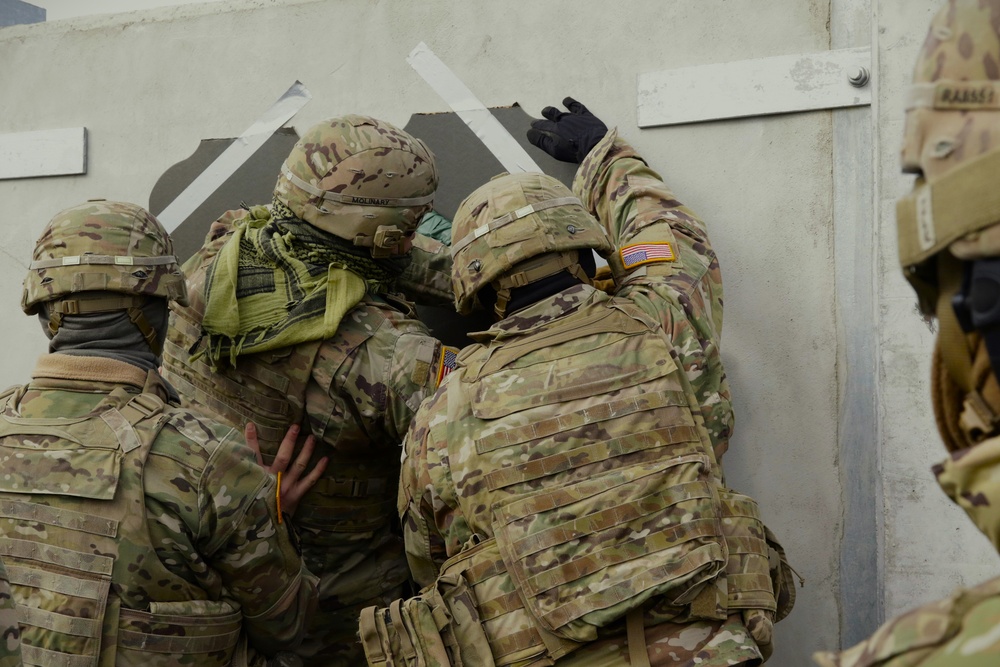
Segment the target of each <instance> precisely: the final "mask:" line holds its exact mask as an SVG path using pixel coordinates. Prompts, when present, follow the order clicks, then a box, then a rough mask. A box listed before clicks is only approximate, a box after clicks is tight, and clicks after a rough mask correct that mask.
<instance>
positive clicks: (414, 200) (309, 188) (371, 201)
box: [281, 164, 434, 208]
mask: <svg viewBox="0 0 1000 667" xmlns="http://www.w3.org/2000/svg"><path fill="white" fill-rule="evenodd" d="M281 173H282V174H284V176H285V178H287V179H288V180H289V181H291V182H292V185H294V186H295V187H297V188H299V189H300V190H303V191H305V192H308V193H309V194H311V195H312V196H313V197H320V198H321V199H323V200H325V201H332V202H337V203H338V204H354V205H356V206H383V207H389V208H410V207H411V206H426V205H427V204H430V203H433V201H434V193H433V192H432V193H431V194H429V195H424V196H422V197H358V196H355V195H342V194H339V193H337V192H327V191H326V190H321V189H319V188H317V187H316V186H314V185H312V184H311V183H307V182H306V181H304V180H302V179H301V178H299V177H298V176H296V175H295V174H293V173H292V170H291V169H289V168H288V165H287V164H282V165H281Z"/></svg>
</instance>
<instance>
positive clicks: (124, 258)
mask: <svg viewBox="0 0 1000 667" xmlns="http://www.w3.org/2000/svg"><path fill="white" fill-rule="evenodd" d="M176 263H177V258H176V257H174V256H173V255H160V256H158V257H129V256H128V255H72V256H69V257H57V258H55V259H39V260H36V261H34V262H32V263H31V264H30V265H29V266H28V268H29V269H51V268H52V267H54V266H79V265H80V264H99V265H100V264H105V265H107V264H111V265H119V266H167V265H169V264H176Z"/></svg>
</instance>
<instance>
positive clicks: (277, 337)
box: [202, 206, 386, 366]
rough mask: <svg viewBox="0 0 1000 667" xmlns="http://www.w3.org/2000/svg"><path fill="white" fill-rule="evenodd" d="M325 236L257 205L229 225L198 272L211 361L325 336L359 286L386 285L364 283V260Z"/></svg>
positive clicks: (360, 292)
mask: <svg viewBox="0 0 1000 667" xmlns="http://www.w3.org/2000/svg"><path fill="white" fill-rule="evenodd" d="M279 214H280V213H279ZM324 236H325V235H323V233H322V232H321V231H319V230H316V229H314V228H313V227H311V226H310V225H309V224H308V223H305V222H302V221H301V220H294V219H292V220H289V219H284V220H280V219H279V220H274V219H271V217H270V214H269V212H268V211H267V209H266V208H265V207H263V206H255V207H253V209H251V211H250V212H248V214H247V216H245V217H244V218H243V219H242V220H240V221H239V222H237V223H236V231H235V232H234V233H233V236H232V238H231V239H230V240H229V241H228V242H227V243H226V244H225V245H224V246H223V247H222V249H221V250H220V251H219V254H218V256H217V257H216V259H215V262H214V263H213V264H212V266H211V267H210V268H209V270H208V273H207V275H206V277H205V315H204V319H203V320H202V328H203V329H204V331H205V332H206V333H207V334H208V349H207V350H206V354H207V356H208V358H209V359H210V360H211V362H212V364H213V365H216V366H218V364H219V363H220V361H222V360H224V359H228V360H229V363H231V364H235V363H236V358H237V357H238V356H240V355H244V354H255V353H258V352H266V351H268V350H276V349H279V348H283V347H288V346H290V345H296V344H298V343H304V342H308V341H313V340H322V339H326V338H330V337H331V336H333V335H334V334H335V333H336V331H337V327H338V326H339V325H340V321H341V319H342V318H343V317H344V315H346V314H347V312H348V311H349V310H351V309H352V308H354V306H356V305H357V304H358V303H359V302H360V301H361V299H362V298H363V297H364V295H365V291H366V289H371V290H372V291H373V292H376V293H378V292H381V291H383V290H384V289H385V284H386V283H385V281H384V278H385V276H383V275H379V276H378V277H377V278H375V279H372V280H368V281H366V280H365V278H363V277H362V274H361V273H360V272H359V270H360V271H364V269H365V268H367V267H364V266H358V264H359V263H361V264H366V262H364V260H363V259H361V258H359V257H357V255H356V254H355V253H352V252H350V251H348V250H347V249H346V248H339V247H337V244H331V242H330V240H329V238H324ZM368 261H369V262H370V261H371V260H370V259H369V260H368ZM352 269H353V270H352ZM364 273H365V275H370V274H369V273H368V272H367V271H365V272H364Z"/></svg>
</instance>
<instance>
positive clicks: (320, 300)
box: [164, 116, 455, 665]
mask: <svg viewBox="0 0 1000 667" xmlns="http://www.w3.org/2000/svg"><path fill="white" fill-rule="evenodd" d="M437 180H438V179H437V172H436V169H435V166H434V159H433V156H432V154H431V152H430V150H429V149H428V148H427V146H426V145H424V143H423V142H422V141H420V140H419V139H416V138H414V137H412V136H410V135H409V134H407V133H406V132H404V131H402V130H400V129H398V128H396V127H394V126H392V125H390V124H389V123H386V122H384V121H380V120H376V119H374V118H369V117H365V116H344V117H341V118H333V119H330V120H326V121H323V122H321V123H319V124H317V125H315V126H314V127H312V128H310V129H309V130H308V131H306V132H305V134H304V135H303V136H302V139H300V140H299V142H298V143H297V144H296V145H295V147H294V148H293V149H292V151H291V154H290V155H289V157H288V159H287V160H286V161H285V163H284V165H283V166H282V169H281V175H280V176H279V178H278V182H277V186H276V188H275V192H274V199H273V201H272V203H271V206H270V207H265V206H255V207H253V208H251V209H250V210H242V211H232V212H229V213H227V214H226V215H224V216H223V218H222V219H221V220H220V221H219V222H217V223H216V224H215V225H214V226H213V232H212V233H210V235H209V238H208V239H207V241H206V244H205V245H204V246H203V247H202V249H201V250H200V251H199V252H198V253H196V254H195V255H194V256H193V257H192V258H191V259H190V260H189V261H188V262H187V263H186V264H185V267H184V268H185V272H186V273H187V275H188V278H189V288H190V292H191V295H190V305H189V306H187V307H175V309H174V313H173V316H172V317H171V324H170V331H169V334H168V342H167V346H166V352H165V355H164V366H165V369H166V375H167V377H168V379H170V381H171V382H172V383H174V384H175V386H176V387H177V388H178V390H179V391H180V393H181V396H183V397H184V399H185V400H186V401H188V402H190V404H192V405H199V406H202V407H204V408H205V409H208V410H210V411H212V412H214V413H215V414H217V415H218V416H219V418H220V419H222V420H223V421H226V422H228V423H230V424H232V425H233V426H242V425H243V424H244V423H246V421H247V420H250V419H253V420H254V421H255V422H257V425H258V428H257V431H258V434H259V435H260V439H261V448H262V450H263V452H264V455H265V456H264V458H265V460H268V457H269V455H273V454H274V448H275V447H276V446H277V443H278V441H279V440H280V437H281V434H282V433H283V432H284V431H285V429H286V428H287V427H288V425H289V424H302V428H303V432H308V433H312V434H315V436H316V438H317V440H318V443H319V444H318V445H317V450H318V454H317V456H319V455H323V456H327V457H329V459H330V465H329V467H328V471H329V474H328V475H327V476H326V477H324V478H323V479H322V480H320V482H319V484H318V485H317V486H316V488H314V489H313V490H312V491H311V492H310V493H309V494H308V495H307V496H306V497H305V498H304V499H303V501H302V506H303V511H302V512H300V513H299V516H297V517H296V519H295V522H296V527H297V529H298V531H299V535H300V537H301V541H302V551H303V557H304V559H305V562H306V565H307V566H308V568H309V569H310V571H312V572H314V573H316V574H317V575H319V577H320V587H319V588H320V603H319V612H318V613H317V614H315V616H314V617H313V619H312V622H311V624H310V629H309V631H308V633H307V638H306V641H305V642H304V644H303V646H302V648H301V649H300V653H301V655H303V656H304V657H308V658H309V661H308V664H310V665H320V664H329V665H356V664H358V663H359V662H361V661H362V660H363V652H362V649H361V646H360V644H359V643H358V641H357V618H358V614H359V612H360V610H361V609H362V608H363V607H365V606H367V605H370V604H385V603H387V602H389V601H391V600H393V599H395V598H397V597H399V596H400V595H401V594H402V593H403V586H404V584H406V583H407V582H408V579H409V575H408V570H407V567H406V558H405V555H404V552H403V544H402V537H401V535H400V534H399V529H398V522H397V518H396V516H395V511H394V509H393V508H394V506H395V498H396V492H397V488H398V482H399V456H400V443H401V442H402V440H403V435H404V434H405V433H406V429H407V428H408V427H409V425H410V420H411V419H412V417H413V415H414V413H415V412H416V409H417V407H418V406H419V405H420V403H421V401H423V400H424V398H426V397H427V396H430V395H431V394H432V393H433V392H434V390H435V389H436V388H437V386H438V382H439V381H440V379H441V378H442V377H443V376H444V375H445V374H446V373H447V372H448V371H449V369H450V366H451V365H452V364H453V361H452V360H453V359H454V356H455V355H454V352H455V350H452V349H449V348H445V347H443V346H442V345H441V344H440V343H439V342H438V341H437V340H435V339H434V338H431V337H430V336H429V334H428V332H427V329H426V327H425V326H424V325H423V324H421V323H420V322H419V321H417V320H416V319H415V315H414V311H413V309H412V306H411V304H410V303H409V302H407V301H406V300H405V299H404V298H403V297H402V296H401V295H399V294H397V293H396V289H397V287H398V286H399V283H400V278H401V276H402V275H403V272H404V270H405V269H407V267H408V264H409V250H410V240H411V238H412V236H413V233H414V230H415V229H416V226H417V224H418V222H419V221H420V219H421V217H422V216H423V214H424V213H425V212H427V211H429V210H430V208H431V204H432V201H433V198H434V192H435V189H436V187H437ZM437 247H438V248H440V247H441V246H440V244H438V246H437ZM440 256H441V257H443V258H444V259H445V260H447V261H448V263H450V257H449V255H448V254H447V253H446V252H445V253H443V254H441V255H440ZM428 267H431V268H432V266H431V265H428V266H422V267H421V270H429V269H428ZM409 268H410V270H411V271H412V270H413V267H412V266H411V267H409ZM423 275H425V276H426V275H429V274H427V273H424V274H423ZM444 275H447V274H446V273H445V274H444ZM428 280H431V278H428ZM424 287H427V286H424ZM432 287H433V286H432ZM445 289H446V290H447V292H448V294H449V295H450V287H446V288H445Z"/></svg>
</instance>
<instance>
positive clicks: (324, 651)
mask: <svg viewBox="0 0 1000 667" xmlns="http://www.w3.org/2000/svg"><path fill="white" fill-rule="evenodd" d="M407 592H408V591H406V590H404V588H403V587H399V588H396V589H393V590H391V591H389V592H387V593H385V594H383V595H380V596H379V597H376V598H372V599H371V600H365V601H364V602H359V603H357V604H353V605H351V606H349V607H343V608H340V609H336V610H331V611H324V610H323V609H322V606H323V601H322V600H321V601H320V609H319V610H317V612H316V614H315V616H314V617H313V618H311V619H310V621H309V633H308V634H307V635H306V638H305V639H304V640H303V641H302V644H301V645H300V646H299V648H298V650H297V651H296V653H297V654H298V655H300V656H301V657H302V664H304V665H308V667H356V666H357V665H364V664H365V652H364V649H363V648H362V646H361V642H360V641H359V640H358V617H359V616H360V615H361V610H362V609H364V608H365V607H370V606H372V605H378V606H380V607H384V606H386V605H388V604H389V603H390V602H392V601H393V600H397V599H399V598H401V597H404V596H405V595H406V593H407ZM282 667H284V665H282Z"/></svg>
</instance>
